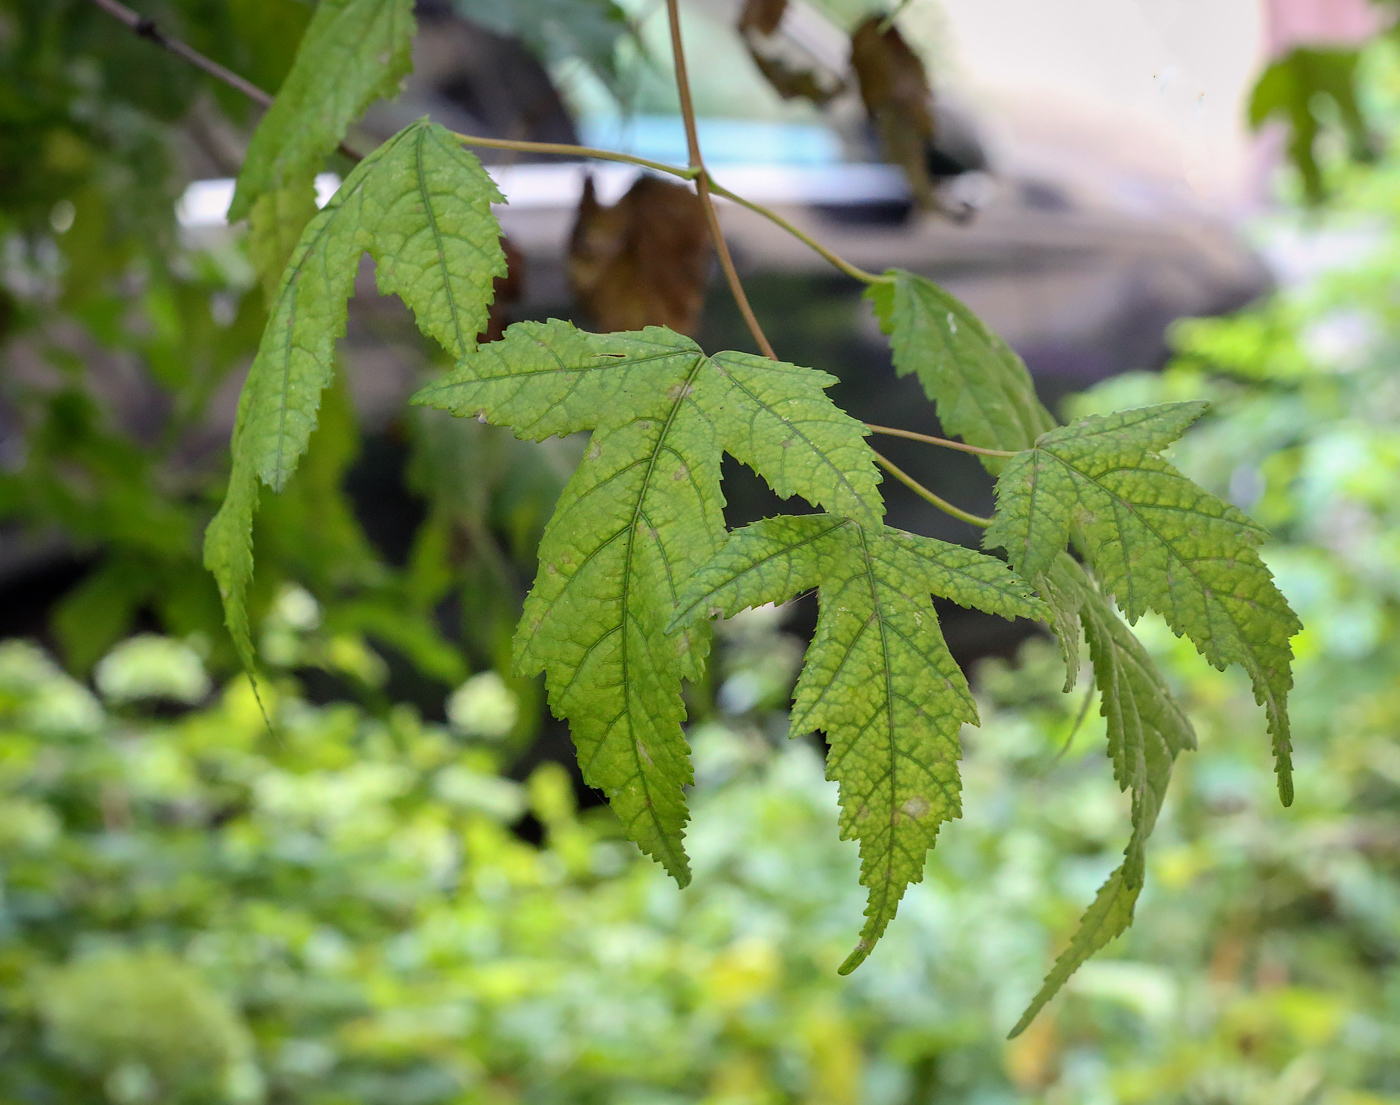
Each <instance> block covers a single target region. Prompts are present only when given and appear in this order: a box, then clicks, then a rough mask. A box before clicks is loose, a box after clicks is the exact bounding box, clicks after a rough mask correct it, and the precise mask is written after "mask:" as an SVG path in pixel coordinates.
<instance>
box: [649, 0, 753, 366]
mask: <svg viewBox="0 0 1400 1105" xmlns="http://www.w3.org/2000/svg"><path fill="white" fill-rule="evenodd" d="M666 14H667V16H668V17H669V18H670V23H671V57H672V62H673V64H674V66H675V70H676V91H677V92H678V93H679V94H680V100H681V118H682V119H683V120H685V141H686V145H687V146H688V147H689V148H690V167H691V168H692V169H695V170H697V174H696V177H695V191H696V193H697V194H698V195H699V196H700V203H701V206H703V207H704V209H705V221H706V222H708V223H709V224H710V237H711V238H713V239H714V243H715V252H716V253H717V254H719V266H720V268H722V269H723V270H724V278H725V280H727V281H728V282H729V291H730V292H731V293H732V294H733V296H734V302H735V303H736V304H738V306H739V313H740V314H741V315H743V316H744V321H745V322H746V323H748V326H749V333H751V334H752V335H753V340H754V341H756V342H757V343H758V348H759V350H760V351H761V352H762V353H763V355H764V356H765V357H768V358H771V359H772V360H775V361H776V360H777V359H778V354H776V353H775V352H773V346H772V344H770V343H769V341H768V336H767V335H766V334H764V332H763V327H762V326H760V325H759V324H758V317H757V316H756V315H755V314H754V313H753V307H752V306H750V304H749V297H748V296H747V295H746V294H745V292H744V285H743V284H742V283H741V282H740V280H739V272H738V270H737V269H736V268H735V267H734V258H732V257H731V256H730V255H729V245H728V244H727V243H726V242H725V240H724V232H723V231H722V230H721V229H720V226H719V215H718V214H716V212H715V201H714V200H713V199H712V198H711V196H710V175H709V173H707V172H706V171H705V161H704V159H703V158H702V157H701V156H700V138H699V135H698V134H697V133H696V130H695V104H694V103H693V102H692V101H691V98H690V77H689V76H688V75H687V74H686V69H685V48H684V46H683V45H682V43H681V12H680V5H679V4H678V3H677V0H666Z"/></svg>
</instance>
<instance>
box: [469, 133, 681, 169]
mask: <svg viewBox="0 0 1400 1105" xmlns="http://www.w3.org/2000/svg"><path fill="white" fill-rule="evenodd" d="M450 133H451V134H452V137H453V138H455V139H457V141H458V142H460V143H462V145H464V146H485V147H486V148H488V149H492V150H517V151H520V152H521V153H557V154H563V155H564V156H566V157H588V158H593V159H594V160H596V161H621V162H624V163H626V164H628V165H640V166H641V167H642V168H643V169H651V170H652V171H653V172H657V173H669V174H670V175H671V176H677V177H680V178H681V179H682V180H694V179H695V178H696V177H698V176H699V175H700V170H699V169H686V168H682V167H681V166H679V165H667V164H666V163H665V162H664V161H651V160H649V159H648V158H645V157H636V156H634V155H633V154H630V153H618V152H617V151H616V150H603V149H599V148H598V147H596V146H571V145H569V144H568V143H566V142H526V141H524V140H517V139H514V138H483V137H481V136H480V135H476V134H458V133H457V132H456V131H452V132H450Z"/></svg>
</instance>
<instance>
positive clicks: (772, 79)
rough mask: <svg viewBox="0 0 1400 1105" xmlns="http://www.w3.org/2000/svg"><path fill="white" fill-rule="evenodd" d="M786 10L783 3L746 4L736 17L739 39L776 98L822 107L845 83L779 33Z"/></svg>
mask: <svg viewBox="0 0 1400 1105" xmlns="http://www.w3.org/2000/svg"><path fill="white" fill-rule="evenodd" d="M786 10H787V0H746V3H745V4H744V8H743V10H742V11H741V12H740V13H739V25H738V26H739V36H740V37H741V38H742V39H743V40H744V45H745V46H747V47H748V50H749V56H750V57H752V58H753V61H754V64H755V65H756V66H758V71H759V72H760V73H762V74H763V75H764V77H765V78H767V80H768V83H769V84H771V85H772V86H773V89H774V91H775V92H777V93H778V95H779V96H781V97H782V98H783V99H785V100H793V99H796V98H798V97H802V98H804V99H808V100H811V101H812V103H814V104H817V105H821V104H824V103H826V102H827V101H828V100H830V99H831V98H832V97H834V96H836V95H837V94H838V93H840V92H842V91H844V90H845V87H846V81H845V79H844V78H843V77H842V76H841V75H840V74H839V73H835V72H833V71H832V70H831V69H830V68H829V67H828V66H825V65H823V64H822V63H821V61H819V60H818V59H817V58H816V57H815V56H814V55H813V54H812V53H811V51H809V50H808V49H807V48H806V47H804V46H803V45H802V44H801V43H799V42H797V41H795V40H794V39H793V38H792V37H791V36H789V35H786V34H784V33H783V32H782V31H781V29H780V27H781V24H782V21H783V13H784V12H785V11H786Z"/></svg>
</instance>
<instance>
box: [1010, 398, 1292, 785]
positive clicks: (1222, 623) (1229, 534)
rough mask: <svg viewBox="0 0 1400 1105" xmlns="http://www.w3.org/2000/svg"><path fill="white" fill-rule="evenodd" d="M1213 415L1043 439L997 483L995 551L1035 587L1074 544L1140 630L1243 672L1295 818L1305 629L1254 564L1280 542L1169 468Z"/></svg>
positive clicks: (1106, 419) (1182, 414)
mask: <svg viewBox="0 0 1400 1105" xmlns="http://www.w3.org/2000/svg"><path fill="white" fill-rule="evenodd" d="M1204 409H1205V404H1203V403H1169V404H1164V405H1162V406H1156V407H1145V408H1143V409H1141V410H1135V411H1123V412H1120V413H1118V414H1112V415H1105V416H1095V417H1092V418H1086V419H1083V420H1082V421H1080V422H1077V423H1075V424H1074V425H1073V426H1066V427H1063V428H1061V429H1057V430H1052V431H1050V432H1049V433H1046V434H1042V435H1041V436H1040V438H1038V439H1037V441H1036V443H1035V445H1034V447H1033V448H1031V449H1027V450H1026V451H1025V452H1023V453H1021V454H1020V455H1019V456H1017V457H1016V458H1015V459H1013V460H1011V461H1010V462H1008V464H1007V466H1006V468H1005V470H1004V471H1003V472H1002V474H1001V477H1000V478H999V479H998V481H997V513H996V517H995V519H994V520H993V522H992V525H991V527H990V528H989V529H988V530H987V533H986V538H985V540H986V543H987V544H988V545H989V546H1000V547H1002V548H1004V549H1006V551H1007V554H1008V555H1009V556H1010V559H1011V563H1012V564H1014V565H1015V566H1016V569H1017V571H1019V572H1020V573H1021V574H1022V575H1023V576H1025V577H1026V578H1027V579H1034V578H1036V577H1037V576H1039V575H1040V574H1041V573H1042V572H1044V571H1046V570H1047V569H1048V568H1049V567H1050V566H1051V564H1052V563H1054V561H1055V560H1056V559H1057V558H1058V556H1059V555H1060V553H1061V552H1062V551H1063V549H1064V548H1065V544H1066V542H1067V541H1068V540H1069V539H1070V536H1071V532H1072V531H1075V532H1077V533H1078V534H1081V535H1082V542H1081V543H1082V546H1083V548H1084V550H1085V552H1086V554H1087V556H1088V559H1089V561H1090V562H1091V563H1092V565H1093V567H1094V572H1095V574H1096V575H1097V577H1098V578H1099V580H1100V581H1101V582H1102V583H1103V586H1104V589H1105V590H1106V591H1108V592H1109V593H1111V594H1112V595H1113V596H1114V598H1115V599H1116V600H1117V603H1118V606H1119V608H1120V609H1122V611H1123V613H1124V614H1125V615H1126V616H1127V618H1128V620H1129V621H1130V622H1135V621H1137V619H1138V618H1139V617H1140V616H1141V615H1142V614H1143V613H1144V612H1145V611H1147V610H1156V611H1157V612H1158V613H1160V614H1161V615H1162V616H1163V617H1165V618H1166V620H1167V624H1168V625H1170V626H1171V627H1172V629H1173V631H1175V632H1176V633H1177V634H1178V635H1183V634H1184V635H1185V636H1187V637H1189V638H1190V639H1191V641H1192V642H1193V643H1194V644H1195V645H1196V647H1197V649H1198V650H1199V651H1200V652H1201V654H1202V655H1203V656H1204V657H1205V658H1206V659H1207V660H1209V661H1210V662H1211V663H1212V664H1214V665H1215V666H1216V667H1217V668H1221V669H1223V668H1225V667H1226V666H1227V665H1228V664H1239V665H1240V666H1241V667H1243V668H1244V670H1245V671H1246V672H1247V673H1248V674H1249V677H1250V680H1251V682H1252V683H1253V686H1254V697H1255V699H1256V700H1257V701H1258V702H1259V704H1260V705H1262V706H1263V707H1264V708H1265V711H1266V713H1267V714H1268V718H1269V731H1270V733H1271V734H1272V736H1273V746H1274V756H1275V762H1276V765H1277V770H1278V785H1279V794H1280V796H1281V798H1282V799H1283V802H1284V804H1285V805H1287V804H1289V803H1290V802H1292V800H1293V781H1292V765H1291V755H1290V741H1289V730H1288V707H1287V700H1288V692H1289V689H1290V688H1291V687H1292V685H1293V677H1292V673H1291V663H1292V656H1293V653H1292V649H1291V647H1290V645H1289V639H1290V638H1291V637H1292V636H1293V634H1294V633H1296V632H1297V631H1298V630H1299V628H1301V627H1300V625H1299V622H1298V619H1297V616H1296V615H1295V614H1294V613H1293V611H1292V610H1291V609H1289V606H1288V603H1287V601H1286V600H1285V599H1284V597H1283V596H1282V595H1281V594H1280V593H1279V591H1278V588H1277V587H1275V586H1274V583H1273V576H1272V575H1271V574H1270V572H1269V570H1268V568H1266V567H1265V566H1264V564H1263V562H1262V561H1261V560H1260V559H1259V555H1258V553H1257V552H1256V551H1255V546H1256V545H1258V544H1259V542H1260V541H1262V540H1263V539H1264V538H1265V537H1266V536H1267V533H1266V532H1265V531H1264V530H1263V529H1261V528H1260V527H1259V526H1257V525H1256V524H1255V523H1254V522H1252V521H1250V520H1249V518H1247V517H1246V516H1245V515H1244V514H1243V513H1242V512H1241V511H1239V510H1237V509H1236V508H1235V507H1233V506H1230V505H1229V504H1228V503H1225V502H1222V501H1221V500H1220V499H1218V498H1216V497H1215V496H1214V495H1212V494H1210V493H1209V492H1208V491H1206V490H1205V489H1203V488H1201V487H1198V486H1197V485H1196V484H1194V483H1192V482H1191V481H1190V480H1188V479H1187V478H1186V477H1185V476H1183V475H1181V473H1179V472H1177V471H1176V469H1174V468H1172V466H1171V465H1170V464H1168V463H1167V462H1166V461H1164V460H1163V459H1162V458H1161V457H1160V456H1158V455H1157V453H1158V451H1159V450H1161V449H1163V448H1165V447H1166V446H1167V445H1168V444H1170V443H1171V442H1172V441H1174V440H1176V438H1178V437H1180V436H1181V434H1182V432H1183V431H1184V430H1185V429H1186V427H1187V426H1189V425H1190V424H1191V423H1192V422H1193V421H1195V420H1196V419H1197V418H1198V417H1200V415H1201V413H1202V412H1203V411H1204Z"/></svg>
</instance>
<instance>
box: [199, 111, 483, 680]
mask: <svg viewBox="0 0 1400 1105" xmlns="http://www.w3.org/2000/svg"><path fill="white" fill-rule="evenodd" d="M500 201H501V196H500V193H499V192H497V190H496V186H495V185H494V184H493V183H492V182H491V178H490V177H489V176H487V175H486V171H485V170H484V169H482V167H481V163H480V162H479V161H478V160H477V159H476V157H475V156H474V155H473V154H471V153H469V152H467V151H466V150H464V149H462V147H461V146H460V145H459V144H458V143H457V142H456V141H454V140H453V138H452V136H451V134H450V133H449V132H447V131H445V130H443V129H442V128H441V127H439V126H437V125H436V124H432V123H428V122H427V121H426V120H420V121H418V122H416V123H412V124H410V125H409V126H407V127H405V128H404V129H403V130H401V131H400V132H399V133H398V134H396V135H395V136H394V137H393V138H391V139H389V141H387V142H385V143H384V145H382V146H381V147H379V149H377V150H375V151H374V153H372V154H371V155H370V156H369V157H367V158H365V159H364V161H362V162H361V163H360V164H359V165H358V166H357V167H356V168H355V170H354V172H352V173H351V174H350V175H349V176H348V177H347V178H346V179H345V182H344V184H342V185H341V187H340V190H339V191H338V192H337V193H336V194H335V196H334V197H333V198H332V200H331V201H330V203H328V204H327V205H326V206H325V208H324V209H322V210H321V211H320V212H318V213H317V215H316V216H315V218H313V219H312V220H311V222H310V223H309V224H308V225H307V227H306V230H305V232H304V233H303V234H302V237H301V241H300V242H299V243H298V244H297V247H296V249H295V250H294V251H293V253H292V257H291V260H290V261H289V262H288V264H287V269H286V271H285V272H284V273H283V274H282V282H281V286H280V288H279V291H278V294H277V300H276V302H275V304H274V305H273V308H272V312H271V315H270V317H269V319H268V323H267V328H266V330H264V332H263V336H262V340H261V342H260V343H259V345H258V352H257V356H256V357H255V358H254V359H253V365H252V367H251V368H250V369H249V371H248V378H247V380H246V381H245V383H244V385H243V392H242V394H241V396H240V397H239V402H238V418H237V421H236V422H235V424H234V430H233V471H232V473H231V474H230V476H229V485H228V492H227V495H226V497H225V499H224V503H223V506H222V507H221V508H220V509H219V513H218V514H217V515H215V517H214V520H213V521H212V522H210V524H209V529H208V531H207V532H206V534H205V539H204V562H205V566H206V567H208V568H209V570H210V571H212V572H213V573H214V575H215V578H216V579H217V580H218V582H219V589H220V591H221V592H222V594H223V598H224V609H225V616H226V619H227V621H228V626H229V631H230V633H231V634H232V635H233V639H234V643H235V645H236V646H237V648H238V651H239V655H240V657H241V658H242V659H243V662H244V664H245V666H247V667H248V668H249V669H250V670H251V669H252V668H253V666H254V663H253V652H252V644H251V639H250V636H249V632H248V616H247V609H246V596H247V588H248V583H249V580H250V579H251V577H252V574H253V548H252V519H253V511H254V510H255V509H256V507H257V502H258V482H259V480H261V481H262V482H263V483H265V484H267V485H268V486H270V487H272V488H273V489H274V490H276V491H280V490H282V488H283V487H284V486H285V485H286V482H287V480H288V478H290V476H291V474H292V472H293V471H294V470H295V469H296V465H297V460H298V458H299V457H300V456H301V454H302V453H303V452H304V451H305V450H306V443H307V440H308V438H309V437H310V436H311V431H312V430H313V429H315V427H316V414H317V410H318V408H319V406H320V402H321V393H322V391H324V390H325V388H326V387H327V385H328V384H329V383H330V382H331V379H332V376H333V374H334V362H333V353H334V349H335V342H336V339H337V338H339V337H340V336H341V335H342V334H343V333H344V332H345V319H346V310H347V308H346V301H347V300H348V298H349V296H350V293H351V292H352V291H353V290H354V284H355V274H356V272H357V271H358V270H359V262H360V256H361V254H362V253H364V252H365V251H366V250H367V251H368V252H369V253H370V254H371V255H372V256H373V257H374V258H375V260H376V262H377V263H378V267H377V268H376V270H375V279H376V281H377V282H378V285H379V289H380V291H381V292H383V293H385V294H389V293H391V292H392V293H396V294H398V296H399V297H400V298H401V299H402V300H403V301H404V302H405V303H407V304H408V306H409V307H410V308H412V310H413V313H414V316H415V317H416V319H417V322H418V326H419V328H420V329H421V330H423V331H424V332H425V333H426V334H428V335H430V336H431V337H433V338H435V339H437V340H438V341H439V342H440V343H441V344H442V345H443V346H444V347H445V348H447V349H448V350H450V351H451V352H453V353H455V354H458V355H460V354H461V353H463V352H465V351H466V350H467V349H469V348H471V347H472V346H474V345H475V344H476V335H477V333H478V332H479V331H481V330H482V329H484V328H485V326H486V319H487V312H488V309H489V307H490V304H491V297H492V285H493V281H494V280H495V279H496V278H497V277H499V276H504V275H505V269H506V264H505V256H504V254H503V253H502V252H501V247H500V240H499V236H500V228H499V226H498V225H497V223H496V219H495V217H494V216H493V215H492V214H491V204H492V203H497V202H500Z"/></svg>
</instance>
